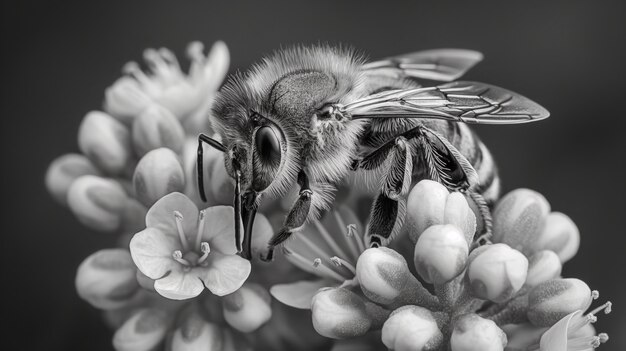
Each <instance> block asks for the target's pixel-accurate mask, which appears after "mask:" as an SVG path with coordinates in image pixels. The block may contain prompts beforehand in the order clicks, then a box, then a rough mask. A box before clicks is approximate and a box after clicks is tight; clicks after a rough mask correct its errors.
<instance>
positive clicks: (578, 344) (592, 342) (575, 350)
mask: <svg viewBox="0 0 626 351" xmlns="http://www.w3.org/2000/svg"><path fill="white" fill-rule="evenodd" d="M608 340H609V336H608V335H607V334H606V333H600V334H598V335H597V336H596V335H594V336H582V337H579V338H575V339H569V340H567V349H568V350H572V351H579V350H580V351H582V350H588V349H589V348H594V349H595V348H597V347H599V346H600V344H602V343H605V342H607V341H608Z"/></svg>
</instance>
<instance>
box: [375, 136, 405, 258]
mask: <svg viewBox="0 0 626 351" xmlns="http://www.w3.org/2000/svg"><path fill="white" fill-rule="evenodd" d="M387 160H388V161H387V167H386V170H385V172H384V174H383V178H382V180H381V191H380V193H379V194H378V196H377V197H376V200H374V204H373V205H372V209H371V214H370V218H371V219H370V221H369V223H368V228H367V236H368V238H369V242H370V245H371V246H377V245H383V244H386V243H388V242H389V241H390V240H391V239H392V238H393V237H394V236H395V235H396V234H397V233H398V232H399V231H400V229H401V228H402V224H403V223H404V216H405V214H406V200H405V198H406V195H407V193H408V192H409V187H410V185H411V180H412V173H413V157H412V153H411V147H410V145H409V142H408V141H407V139H406V138H405V137H403V136H400V137H397V138H396V139H395V144H394V145H393V147H391V148H389V149H388V154H387Z"/></svg>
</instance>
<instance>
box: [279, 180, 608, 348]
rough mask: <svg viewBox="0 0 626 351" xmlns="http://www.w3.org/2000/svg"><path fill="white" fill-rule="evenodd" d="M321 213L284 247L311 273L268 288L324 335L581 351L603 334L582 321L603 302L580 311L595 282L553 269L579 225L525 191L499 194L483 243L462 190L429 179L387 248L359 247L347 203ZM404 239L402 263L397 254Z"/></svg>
mask: <svg viewBox="0 0 626 351" xmlns="http://www.w3.org/2000/svg"><path fill="white" fill-rule="evenodd" d="M330 217H331V219H326V220H325V222H326V223H325V224H326V225H323V224H322V223H318V222H315V223H314V225H313V227H312V228H309V230H308V231H307V230H305V232H304V233H303V234H304V235H302V236H301V237H299V238H296V239H295V240H294V241H292V242H290V243H289V244H288V246H287V253H288V255H287V257H288V258H289V259H290V261H291V262H293V263H294V264H296V265H297V266H298V267H302V268H303V269H305V270H307V271H309V272H312V273H314V274H316V275H317V276H319V277H321V279H317V280H309V281H298V282H294V283H290V284H281V285H276V286H274V287H272V289H271V290H270V291H271V293H272V295H273V296H274V297H276V298H277V299H278V300H280V301H282V302H283V303H285V304H288V305H290V306H294V307H297V308H310V309H311V312H312V319H313V325H314V326H315V329H316V330H317V331H318V332H319V333H320V334H322V335H324V336H327V337H329V338H334V339H346V338H359V337H363V336H364V335H366V334H371V332H372V331H380V340H381V341H382V343H383V344H384V345H385V346H386V347H388V348H389V349H393V350H446V349H452V350H455V351H456V350H504V349H505V347H506V349H507V350H533V349H538V350H560V349H562V350H587V349H591V348H595V347H597V346H599V345H600V343H603V342H605V341H606V340H607V339H608V337H607V335H606V334H603V333H601V334H598V335H596V334H595V331H594V330H593V328H592V327H591V325H590V324H591V323H592V322H594V321H595V320H596V318H597V317H596V314H597V313H598V312H599V311H602V310H604V311H605V312H606V313H608V312H610V309H611V303H610V302H607V303H605V304H604V305H601V306H600V307H598V308H595V309H594V310H592V311H590V312H588V313H586V314H584V313H585V311H586V310H587V309H588V308H589V307H590V305H591V303H592V301H593V300H594V299H596V298H597V297H598V292H597V291H591V290H590V289H589V287H588V286H587V285H586V284H585V283H584V282H582V281H581V280H578V279H573V278H569V279H565V278H561V276H560V275H561V266H562V264H563V263H564V262H565V261H567V260H569V259H570V258H572V257H573V256H574V255H575V253H576V251H577V249H578V245H579V233H578V230H577V228H576V226H575V224H574V223H573V222H572V221H571V220H570V219H569V218H568V217H567V216H566V215H564V214H562V213H558V212H550V206H549V204H548V202H547V201H546V200H545V199H544V198H543V196H541V195H540V194H538V193H536V192H534V191H531V190H527V189H519V190H516V191H513V192H511V193H509V194H508V195H506V196H505V197H503V198H502V199H501V200H500V201H499V202H498V204H497V205H496V206H495V209H494V219H493V220H494V226H493V236H492V240H493V243H491V242H490V243H488V244H486V245H483V246H479V245H478V244H477V243H475V242H474V240H473V239H474V237H475V233H476V219H475V215H474V213H473V211H472V210H471V208H470V206H469V204H468V200H466V198H465V196H464V195H463V194H461V193H458V192H453V193H449V192H448V190H447V189H446V188H445V187H444V186H442V185H441V184H439V183H436V182H433V181H428V180H425V181H422V182H420V183H418V184H417V185H416V186H415V187H414V188H413V189H412V191H411V193H410V194H409V198H408V204H407V228H408V233H407V234H408V235H407V236H406V238H405V240H404V241H403V240H402V238H400V239H399V240H397V241H396V247H395V250H394V249H392V248H389V247H379V248H368V249H365V247H364V245H363V241H362V239H361V238H359V237H358V236H356V232H357V228H359V230H360V229H361V225H360V224H359V222H358V220H357V219H356V218H355V217H354V215H352V214H351V213H350V212H349V211H348V210H347V209H340V210H339V211H335V212H334V213H333V216H330ZM331 233H332V234H331ZM315 238H318V239H315ZM319 238H322V239H323V240H320V239H319ZM406 247H412V250H411V251H412V252H411V253H410V256H409V257H410V259H412V262H413V265H412V266H409V264H407V260H406V259H405V256H406V254H405V256H403V255H402V254H400V253H399V252H402V253H404V252H405V251H406ZM357 340H358V339H357ZM557 345H559V346H558V347H559V348H557ZM564 347H565V348H564Z"/></svg>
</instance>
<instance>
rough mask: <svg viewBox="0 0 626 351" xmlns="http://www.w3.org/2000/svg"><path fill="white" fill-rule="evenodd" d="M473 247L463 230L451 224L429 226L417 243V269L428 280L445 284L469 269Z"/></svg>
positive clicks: (415, 257)
mask: <svg viewBox="0 0 626 351" xmlns="http://www.w3.org/2000/svg"><path fill="white" fill-rule="evenodd" d="M468 253H469V247H468V244H467V241H466V239H465V236H464V235H463V233H462V232H461V230H460V229H459V228H458V227H456V226H454V225H451V224H446V225H434V226H431V227H429V228H428V229H426V230H425V231H424V232H423V233H422V235H421V236H420V237H419V239H417V243H416V244H415V255H414V261H415V268H416V269H417V273H418V274H419V275H420V276H421V277H422V278H424V280H425V281H426V282H428V283H433V284H443V283H445V282H448V281H450V280H452V279H454V278H455V277H457V276H458V275H459V274H461V273H462V272H463V270H464V269H465V265H466V264H467V255H468Z"/></svg>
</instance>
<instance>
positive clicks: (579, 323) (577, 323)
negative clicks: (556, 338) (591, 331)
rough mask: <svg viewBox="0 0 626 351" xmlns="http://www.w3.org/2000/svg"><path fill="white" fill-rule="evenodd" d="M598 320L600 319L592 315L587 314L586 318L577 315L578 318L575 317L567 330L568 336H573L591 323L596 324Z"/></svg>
mask: <svg viewBox="0 0 626 351" xmlns="http://www.w3.org/2000/svg"><path fill="white" fill-rule="evenodd" d="M597 320H598V318H597V317H596V316H594V315H592V314H587V315H585V316H581V315H579V314H577V315H576V316H574V318H572V321H571V322H570V325H569V328H567V335H568V336H570V335H573V334H574V333H575V332H577V331H578V330H579V329H580V328H582V327H584V326H585V325H587V324H589V323H595V322H596V321H597Z"/></svg>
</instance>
